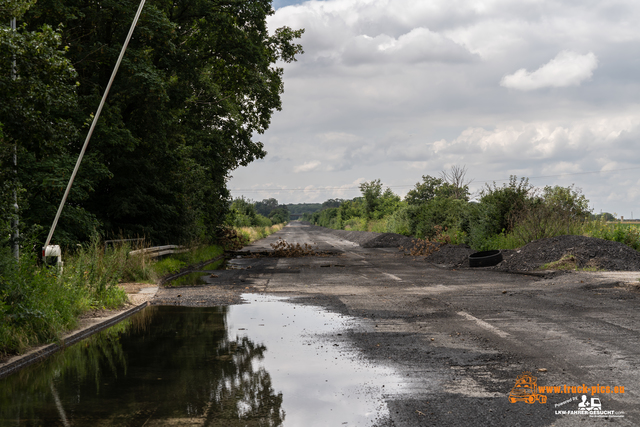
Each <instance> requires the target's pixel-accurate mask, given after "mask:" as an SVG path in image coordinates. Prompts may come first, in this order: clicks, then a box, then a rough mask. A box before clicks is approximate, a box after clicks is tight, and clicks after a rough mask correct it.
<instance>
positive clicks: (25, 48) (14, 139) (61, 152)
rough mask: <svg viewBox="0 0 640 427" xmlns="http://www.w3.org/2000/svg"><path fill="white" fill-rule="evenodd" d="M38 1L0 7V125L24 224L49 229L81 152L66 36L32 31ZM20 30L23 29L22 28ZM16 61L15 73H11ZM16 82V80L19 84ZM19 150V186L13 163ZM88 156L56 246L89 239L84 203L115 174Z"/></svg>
mask: <svg viewBox="0 0 640 427" xmlns="http://www.w3.org/2000/svg"><path fill="white" fill-rule="evenodd" d="M32 3H34V2H33V1H20V0H13V1H12V2H9V3H7V4H6V6H4V7H2V8H0V99H2V103H0V123H2V127H3V134H4V138H0V143H1V144H2V150H1V151H2V156H0V166H1V167H0V174H1V175H2V177H1V178H2V181H3V183H5V185H4V186H5V187H6V183H7V182H12V184H11V185H12V186H17V187H18V188H19V189H21V190H22V191H20V195H21V200H20V203H19V204H20V206H21V208H22V212H21V215H23V221H22V223H23V224H26V225H27V226H28V227H34V226H35V227H38V226H42V227H41V228H43V227H46V226H47V225H50V224H51V220H52V219H53V216H54V215H55V209H56V207H57V203H59V201H60V198H61V196H62V192H63V191H64V186H65V184H66V182H65V178H64V175H65V174H66V175H67V176H68V175H69V174H70V170H71V169H72V168H73V164H74V162H75V157H76V156H77V150H76V148H75V146H74V145H75V143H76V141H77V139H78V132H77V127H76V126H75V124H74V120H73V114H74V111H75V110H76V108H77V98H76V88H77V85H76V77H77V74H76V72H75V70H74V68H73V65H72V63H71V61H70V60H69V58H68V56H67V54H66V52H65V50H66V49H65V47H64V45H63V44H62V34H61V31H60V29H58V30H54V29H53V28H52V26H51V25H48V24H46V23H40V24H38V25H34V26H29V27H28V26H26V24H24V19H25V18H24V17H23V16H22V14H23V13H24V12H25V11H27V10H28V8H29V7H30V6H31V4H32ZM13 16H15V17H16V18H17V19H18V23H19V25H18V28H17V30H15V31H13V30H11V29H10V28H9V25H8V24H9V19H10V18H11V17H13ZM21 23H22V24H21ZM14 59H15V73H13V72H12V67H13V61H14ZM14 75H15V78H14ZM14 146H15V147H17V151H18V182H16V181H15V177H14V173H13V165H12V163H13V159H12V158H11V157H12V156H8V155H7V154H8V153H12V152H13V147H14ZM95 160H96V159H95V155H89V157H88V158H87V160H86V165H85V167H84V169H83V170H82V172H81V174H80V176H79V179H78V184H77V186H75V187H74V189H73V191H72V192H71V194H70V197H69V204H68V208H67V209H66V210H65V212H64V213H63V215H62V217H61V219H60V225H61V231H60V233H59V234H58V240H59V241H61V242H69V241H72V240H75V239H77V238H79V237H82V236H86V235H87V234H89V233H90V232H91V230H92V229H93V228H94V227H96V225H97V224H98V222H97V220H96V217H95V215H93V214H92V213H90V212H88V211H87V210H86V209H85V207H84V206H83V202H84V201H86V199H87V198H88V195H89V193H90V192H91V191H92V190H93V188H94V186H95V184H96V182H97V181H99V180H100V179H103V178H105V177H107V176H108V175H109V171H108V170H107V168H106V167H104V166H103V165H101V164H99V163H96V161H95Z"/></svg>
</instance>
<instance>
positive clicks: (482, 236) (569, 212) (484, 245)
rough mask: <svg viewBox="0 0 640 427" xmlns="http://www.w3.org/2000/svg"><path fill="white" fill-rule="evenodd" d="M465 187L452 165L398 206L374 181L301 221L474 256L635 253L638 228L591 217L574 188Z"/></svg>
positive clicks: (523, 183) (521, 181)
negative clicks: (603, 247) (604, 250)
mask: <svg viewBox="0 0 640 427" xmlns="http://www.w3.org/2000/svg"><path fill="white" fill-rule="evenodd" d="M470 182H471V181H470V180H468V179H467V177H466V168H464V167H459V166H455V167H453V168H452V169H451V170H449V171H443V172H442V173H441V175H440V176H439V177H433V176H429V175H425V176H423V177H422V181H421V182H418V183H417V184H416V185H415V187H414V188H413V189H411V190H410V191H409V192H408V193H407V195H406V197H405V198H404V199H402V198H401V197H400V196H398V195H396V194H394V193H393V192H392V191H391V189H389V188H386V189H385V188H383V184H382V182H381V181H380V180H374V181H370V182H365V183H363V184H361V185H360V191H361V196H360V197H356V198H354V199H352V200H337V201H336V200H331V201H327V202H328V203H327V206H326V207H325V208H324V209H323V210H321V211H318V212H314V213H312V214H306V215H305V216H304V217H303V219H304V220H307V221H310V222H312V223H314V224H316V225H320V226H324V227H329V228H335V229H345V230H361V231H373V232H379V233H386V232H388V233H397V234H402V235H405V236H412V237H415V238H417V239H421V240H423V241H425V242H433V243H438V244H442V243H451V244H467V245H469V246H471V247H472V248H473V249H475V250H478V251H484V250H491V249H515V248H519V247H521V246H523V245H525V244H527V243H529V242H532V241H534V240H538V239H542V238H546V237H555V236H561V235H585V236H590V237H597V238H601V239H606V240H613V241H616V242H620V243H624V244H626V245H628V246H631V247H632V248H634V249H640V232H639V229H638V228H637V227H635V226H630V225H628V224H623V223H610V222H609V221H608V220H609V219H610V218H611V217H612V216H611V215H610V214H602V215H598V216H594V215H592V214H591V211H590V209H589V201H588V200H587V198H586V197H585V196H584V195H583V194H582V192H581V190H580V189H578V188H576V187H575V186H573V185H572V186H569V187H560V186H553V187H552V186H546V187H544V188H536V187H534V186H533V185H531V184H530V183H529V180H528V179H527V178H518V177H516V176H511V177H510V179H509V182H506V183H503V184H502V185H498V184H496V183H495V182H494V183H492V184H491V185H489V184H487V185H485V187H484V188H482V189H481V190H480V191H479V193H478V194H477V195H475V198H474V199H472V198H471V194H470V192H469V183H470ZM423 246H425V245H424V244H423ZM427 246H429V245H426V246H425V247H427ZM429 247H430V246H429Z"/></svg>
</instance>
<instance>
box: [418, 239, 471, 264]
mask: <svg viewBox="0 0 640 427" xmlns="http://www.w3.org/2000/svg"><path fill="white" fill-rule="evenodd" d="M474 252H475V251H474V250H473V249H471V247H469V246H467V245H449V244H447V245H443V246H441V247H440V249H438V250H437V251H435V252H434V253H432V254H431V255H429V256H428V257H426V258H425V261H427V262H430V263H433V264H438V265H446V266H447V267H468V266H469V255H471V254H472V253H474Z"/></svg>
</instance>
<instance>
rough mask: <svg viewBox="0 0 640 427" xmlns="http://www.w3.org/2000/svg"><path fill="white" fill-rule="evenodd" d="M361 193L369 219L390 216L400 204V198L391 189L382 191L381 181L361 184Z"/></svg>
mask: <svg viewBox="0 0 640 427" xmlns="http://www.w3.org/2000/svg"><path fill="white" fill-rule="evenodd" d="M360 191H361V192H362V199H363V202H364V205H363V207H364V215H365V216H366V217H367V218H368V219H380V218H382V217H384V216H386V215H390V214H392V213H393V212H394V211H395V210H396V209H397V207H398V204H399V203H400V197H399V196H398V195H396V194H394V193H393V191H391V189H390V188H387V189H386V190H384V191H382V182H381V181H380V180H379V179H376V180H373V181H370V182H364V183H362V184H360ZM343 219H344V218H343Z"/></svg>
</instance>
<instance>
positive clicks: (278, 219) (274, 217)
mask: <svg viewBox="0 0 640 427" xmlns="http://www.w3.org/2000/svg"><path fill="white" fill-rule="evenodd" d="M269 219H270V220H271V222H272V223H274V224H282V223H284V222H289V208H287V205H280V206H278V207H277V208H275V209H273V210H272V211H271V213H269Z"/></svg>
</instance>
